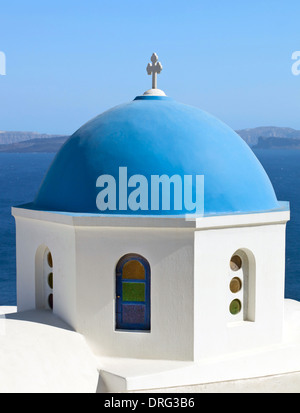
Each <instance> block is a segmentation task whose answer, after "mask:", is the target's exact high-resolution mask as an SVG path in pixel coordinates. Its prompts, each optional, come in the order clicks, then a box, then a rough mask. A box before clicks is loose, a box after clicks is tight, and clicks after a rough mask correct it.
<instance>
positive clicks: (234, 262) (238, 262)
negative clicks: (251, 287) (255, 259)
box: [230, 255, 243, 271]
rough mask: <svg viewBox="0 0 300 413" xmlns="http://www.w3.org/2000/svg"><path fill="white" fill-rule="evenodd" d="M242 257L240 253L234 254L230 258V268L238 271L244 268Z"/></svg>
mask: <svg viewBox="0 0 300 413" xmlns="http://www.w3.org/2000/svg"><path fill="white" fill-rule="evenodd" d="M242 264H243V263H242V259H241V257H239V256H238V255H233V256H232V257H231V260H230V268H231V270H232V271H238V270H240V269H241V268H242Z"/></svg>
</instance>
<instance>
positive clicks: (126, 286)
mask: <svg viewBox="0 0 300 413" xmlns="http://www.w3.org/2000/svg"><path fill="white" fill-rule="evenodd" d="M122 287H123V301H145V284H144V283H126V282H123V286H122Z"/></svg>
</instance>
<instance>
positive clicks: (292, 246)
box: [0, 150, 300, 305]
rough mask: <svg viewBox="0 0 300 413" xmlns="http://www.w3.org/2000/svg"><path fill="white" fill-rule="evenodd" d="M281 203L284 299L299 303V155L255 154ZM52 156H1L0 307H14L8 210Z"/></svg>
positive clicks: (34, 187)
mask: <svg viewBox="0 0 300 413" xmlns="http://www.w3.org/2000/svg"><path fill="white" fill-rule="evenodd" d="M255 154H256V156H257V157H258V159H259V160H260V161H261V163H262V164H263V166H264V168H265V169H266V171H267V173H268V175H269V177H270V179H271V181H272V183H273V186H274V189H275V192H276V194H277V198H278V199H279V200H281V201H290V203H291V221H290V222H289V223H288V225H287V253H286V286H285V296H286V297H287V298H293V299H296V300H300V151H293V150H256V151H255ZM54 156H55V155H54V154H48V153H26V154H13V153H0V305H16V264H15V254H16V250H15V223H14V218H13V217H12V216H11V206H13V205H20V204H23V203H26V202H31V201H32V200H33V199H34V197H35V195H36V192H37V191H38V188H39V186H40V184H41V181H42V179H43V176H44V174H45V173H46V171H47V169H48V167H49V165H50V163H51V161H52V160H53V158H54Z"/></svg>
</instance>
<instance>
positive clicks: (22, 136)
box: [0, 126, 300, 153]
mask: <svg viewBox="0 0 300 413" xmlns="http://www.w3.org/2000/svg"><path fill="white" fill-rule="evenodd" d="M236 132H237V134H238V135H240V136H241V138H242V139H243V140H244V141H245V142H246V143H247V144H248V145H249V146H250V147H251V148H252V149H294V150H300V130H296V129H292V128H281V127H276V126H263V127H257V128H249V129H241V130H237V131H236ZM68 138H69V136H66V135H48V134H45V133H43V134H40V133H37V132H5V131H0V153H1V152H2V153H3V152H7V153H34V152H42V153H56V152H57V151H58V150H59V149H60V148H61V146H62V145H63V144H64V143H65V142H66V140H67V139H68Z"/></svg>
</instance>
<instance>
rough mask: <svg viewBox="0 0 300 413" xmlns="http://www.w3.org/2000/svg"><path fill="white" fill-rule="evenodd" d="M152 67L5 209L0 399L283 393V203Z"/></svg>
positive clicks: (289, 324)
mask: <svg viewBox="0 0 300 413" xmlns="http://www.w3.org/2000/svg"><path fill="white" fill-rule="evenodd" d="M161 70H162V65H161V64H160V62H158V58H157V55H156V54H153V55H152V58H151V63H149V64H148V66H147V72H148V74H149V75H151V76H152V89H150V90H148V91H146V92H145V93H144V94H142V95H138V96H137V97H135V98H134V99H133V100H132V101H130V102H129V103H125V104H121V105H119V106H117V107H114V108H112V109H110V110H108V111H106V112H104V113H102V114H100V115H99V116H97V117H95V118H94V119H92V120H90V121H89V122H87V123H86V124H85V125H83V126H82V127H81V128H80V129H79V130H77V131H76V132H75V133H74V134H73V135H72V136H71V137H70V138H69V139H68V140H67V142H66V143H65V144H64V145H63V146H62V148H61V149H60V150H59V152H58V153H57V155H56V157H55V159H54V161H53V163H52V164H51V166H50V168H49V170H48V172H47V173H46V175H45V177H44V180H43V182H42V183H41V186H40V189H39V191H38V193H37V195H36V198H35V199H34V200H33V201H32V203H29V204H26V205H20V206H16V207H13V208H12V213H13V215H14V217H15V222H16V245H17V311H16V312H10V311H9V309H7V310H6V315H5V316H4V318H3V319H2V320H1V321H2V322H3V323H4V324H3V328H5V334H3V335H1V334H0V347H1V346H2V350H1V352H0V353H3V352H4V354H6V355H5V357H4V358H3V359H2V358H1V356H0V391H1V385H2V386H4V387H2V388H5V386H7V387H8V389H7V390H8V391H10V389H13V390H15V391H30V389H31V388H34V389H35V390H33V391H45V389H46V391H50V392H51V391H74V392H76V391H79V392H84V391H87V392H96V391H98V392H134V391H162V392H164V391H174V390H175V391H179V392H180V391H182V392H187V391H191V392H205V391H210V390H211V391H216V392H218V391H220V392H221V391H230V389H232V388H233V387H230V386H234V389H235V391H239V390H240V391H245V390H247V389H253V391H256V390H257V391H258V390H259V391H262V390H263V389H265V390H266V391H276V390H278V389H277V388H276V386H278V383H280V385H281V391H283V390H286V391H297V389H298V391H299V389H300V303H298V302H296V301H293V300H286V299H285V298H284V283H285V236H286V235H285V234H286V224H287V222H288V221H289V219H290V211H289V203H288V202H286V201H281V200H277V197H276V194H275V192H274V189H273V186H272V184H271V182H270V180H269V178H268V176H267V174H266V172H265V170H264V169H263V167H262V165H261V164H260V162H259V161H258V160H257V158H256V157H255V155H254V154H253V152H252V151H251V149H250V148H249V147H248V146H247V144H246V143H245V142H244V141H243V140H242V139H241V138H240V137H239V136H238V135H237V134H236V133H235V132H234V131H233V130H232V129H230V128H229V127H228V126H226V125H225V124H224V123H222V122H221V121H220V120H218V119H216V118H215V117H213V116H212V115H210V114H208V113H206V112H204V111H202V110H200V109H198V108H195V107H192V106H188V105H185V104H182V103H179V102H177V101H175V100H174V99H172V98H171V97H168V96H166V95H165V93H164V92H163V91H162V90H160V89H158V88H157V75H158V74H159V73H160V72H161ZM200 177H201V179H200ZM197 179H198V180H197ZM199 183H200V184H199ZM154 184H156V187H155V188H156V189H157V191H158V192H156V195H155V191H154ZM185 185H187V187H185ZM185 191H187V192H188V193H189V195H190V197H191V200H190V202H187V196H186V192H185ZM183 195H184V196H183ZM154 196H156V198H155V199H154ZM180 196H181V198H180ZM197 197H199V198H198V200H200V204H201V207H200V208H199V209H198V210H197V211H196V212H197V213H195V211H193V210H191V208H190V206H191V205H195V200H197ZM183 198H184V200H183ZM100 201H101V202H102V203H101V202H100ZM0 327H1V326H0ZM0 333H1V332H0ZM18 340H19V341H18ZM1 342H2V345H1ZM12 342H13V343H14V346H17V343H19V345H20V347H22V348H17V349H15V350H14V354H13V355H12V354H11V353H12V350H10V349H11V348H12V344H11V343H12ZM22 342H23V343H27V344H26V345H27V350H26V356H25V355H24V354H23V352H24V351H25V350H24V347H23V346H22ZM5 352H6V353H5ZM24 357H25V358H26V357H27V360H29V361H28V366H27V364H26V362H25V361H24V360H25V358H24ZM49 363H50V364H51V367H52V368H51V369H50V367H49ZM20 366H21V367H20ZM30 366H31V375H30V373H29V372H30ZM35 369H36V372H37V373H36V374H32V371H35ZM50 370H51V372H50ZM1 371H2V372H3V373H1ZM20 371H21V372H22V375H21V376H23V377H20V373H19V376H17V372H20ZM4 373H5V374H6V376H7V377H10V380H9V384H7V383H6V384H4V382H5V377H4ZM27 374H28V378H27V376H26V375H27ZM9 386H10V387H9ZM247 386H248V387H247ZM295 386H296V387H295ZM297 386H298V387H297ZM170 389H171V390H170Z"/></svg>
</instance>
